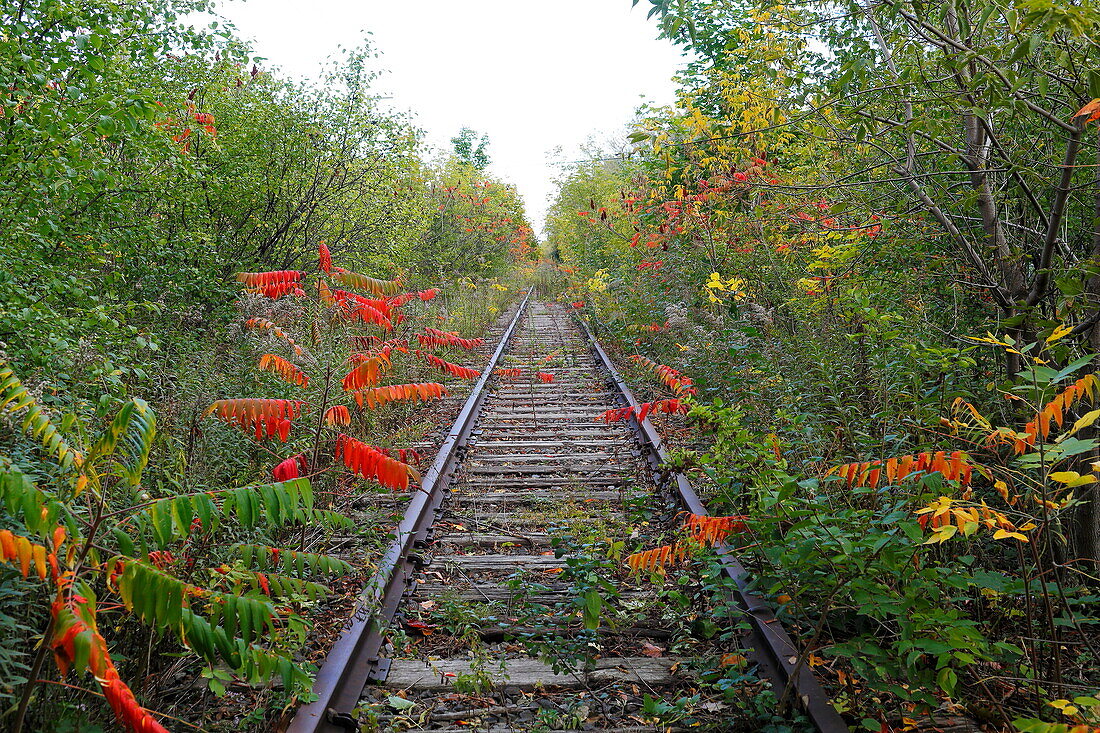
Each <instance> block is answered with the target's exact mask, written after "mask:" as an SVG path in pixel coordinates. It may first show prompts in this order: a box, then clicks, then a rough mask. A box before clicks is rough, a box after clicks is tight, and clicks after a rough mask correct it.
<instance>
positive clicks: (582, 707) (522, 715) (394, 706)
mask: <svg viewBox="0 0 1100 733" xmlns="http://www.w3.org/2000/svg"><path fill="white" fill-rule="evenodd" d="M529 300H530V296H528V298H525V299H524V301H523V302H522V303H521V304H520V306H519V307H518V308H517V309H516V311H515V315H514V317H513V319H512V320H511V322H510V323H509V324H508V325H507V326H506V327H505V328H504V330H503V332H502V334H501V338H500V341H499V343H498V345H497V348H496V350H495V351H494V352H493V354H492V355H491V356H490V358H489V364H488V366H487V368H486V369H485V370H484V372H483V374H482V377H481V379H480V380H479V381H478V382H477V384H475V386H474V388H473V391H472V393H471V394H470V396H469V398H468V399H467V400H466V403H465V404H464V405H463V407H462V410H461V412H460V413H459V416H458V419H457V420H456V422H455V425H454V426H453V427H452V428H451V430H450V431H449V432H448V433H447V435H446V437H445V439H444V441H443V445H442V448H441V449H440V451H439V455H438V456H437V458H436V460H435V462H434V463H433V465H432V467H431V468H430V469H429V470H428V471H427V472H426V473H425V475H424V478H423V482H422V490H421V491H420V492H417V493H416V494H415V495H414V496H413V498H412V499H411V501H410V502H409V504H408V508H407V510H406V513H405V517H404V519H403V520H402V522H401V524H400V525H399V526H398V528H397V531H396V533H395V539H394V542H393V544H392V546H391V547H390V548H389V550H388V551H387V553H386V554H385V556H384V557H383V558H382V560H381V562H380V563H379V570H378V573H377V574H376V576H375V577H374V579H373V580H372V581H371V582H370V583H369V584H368V585H367V587H366V588H365V589H364V590H363V593H362V594H361V596H360V599H359V603H358V605H357V608H356V611H355V613H353V614H352V618H351V619H350V620H349V622H348V625H347V627H346V628H345V629H344V632H343V634H342V635H341V637H340V638H339V640H338V641H337V642H336V644H335V645H334V647H333V649H332V651H331V652H330V654H329V655H328V657H327V659H326V661H325V663H324V665H323V666H322V669H321V671H320V673H319V675H318V678H317V683H316V685H315V687H314V691H315V692H316V693H317V695H318V698H317V700H316V701H315V702H314V703H311V704H310V705H307V706H305V707H303V708H302V709H301V710H300V711H299V712H298V714H297V716H296V717H295V719H294V721H293V722H292V724H291V726H290V728H289V731H290V732H291V733H315V732H326V733H329V732H336V731H346V730H374V729H379V730H391V729H392V730H434V731H454V732H457V731H460V730H461V731H468V730H471V729H473V730H482V731H490V732H492V733H504V732H505V731H527V730H532V729H536V728H537V729H540V730H567V729H568V730H574V729H580V728H581V727H582V726H585V728H584V729H586V730H587V729H598V730H605V731H619V732H620V733H626V732H627V731H642V730H646V731H648V730H657V729H660V730H666V729H668V728H669V727H668V726H662V727H660V728H654V727H653V726H652V725H644V724H642V721H643V720H644V719H645V718H646V717H647V716H651V715H652V713H653V711H652V709H651V708H652V706H653V705H654V703H653V702H652V700H659V699H662V698H666V699H674V698H675V697H676V696H677V692H678V691H689V690H692V689H695V688H696V687H697V686H698V679H697V665H696V664H695V663H694V660H696V659H699V658H710V659H712V660H713V659H716V658H719V657H721V656H722V655H728V654H730V653H731V652H732V651H734V650H732V649H731V648H730V647H731V642H730V640H729V639H728V638H727V639H726V640H725V641H722V642H718V641H707V640H706V639H705V638H701V637H705V636H707V635H706V634H703V635H700V638H692V639H688V640H686V641H685V639H683V638H682V637H683V628H684V627H683V624H682V623H681V621H682V619H678V618H677V616H678V615H682V613H683V612H682V611H677V610H676V609H675V608H671V607H670V605H669V597H668V596H665V597H660V596H659V595H658V593H657V592H656V591H654V590H653V589H652V588H651V587H649V586H648V585H647V584H645V583H638V582H631V581H629V580H627V579H624V578H623V577H622V574H621V573H620V572H617V566H618V565H619V564H620V562H619V560H618V558H616V557H614V556H612V557H608V553H607V551H606V548H607V547H608V541H614V540H615V539H619V538H627V537H629V536H630V535H631V532H632V531H634V528H635V527H636V526H637V525H638V524H640V523H643V522H646V521H660V518H661V517H666V518H667V517H671V516H672V515H674V514H675V513H677V512H679V511H683V510H687V511H692V512H694V513H697V514H705V513H706V510H705V508H704V507H703V505H702V503H701V502H700V501H699V499H698V497H697V496H696V495H695V493H694V492H693V491H692V489H691V486H690V485H689V484H688V482H687V480H686V479H685V478H684V477H683V476H682V475H680V474H675V473H672V474H670V473H669V472H667V471H664V470H662V469H661V467H660V466H661V464H662V463H663V462H664V460H665V459H666V458H667V456H666V455H665V453H664V450H663V448H662V447H661V445H660V439H659V437H658V436H657V434H656V432H655V431H654V430H653V426H652V425H651V424H650V423H649V422H648V420H647V421H644V422H643V423H642V424H638V423H637V421H635V420H631V421H630V422H629V423H614V424H611V425H608V424H605V423H604V422H603V421H602V420H601V419H600V416H601V415H602V413H603V412H604V411H605V410H609V409H613V408H617V407H623V406H626V405H629V404H636V402H635V401H634V398H633V396H632V394H631V393H630V390H629V388H628V387H627V386H626V384H625V383H624V382H623V381H622V379H621V377H620V376H619V375H618V373H617V372H616V371H615V369H614V366H613V364H612V363H611V361H610V359H608V357H607V355H606V354H605V353H604V352H603V350H602V348H600V346H599V345H598V344H597V343H596V342H595V340H594V339H592V337H591V334H590V333H588V332H587V329H586V328H585V327H584V325H583V324H580V323H578V322H576V321H574V319H573V318H572V317H571V316H570V315H569V314H567V313H565V312H563V311H562V310H561V309H559V308H556V307H552V306H550V305H547V304H544V303H541V302H537V301H533V300H531V301H530V302H529ZM494 369H503V370H509V369H518V370H520V376H518V377H507V376H500V377H494V376H493V374H492V372H493V371H494ZM540 371H541V372H546V373H550V374H553V376H554V379H553V381H552V382H544V381H542V380H541V379H537V378H534V377H535V375H536V373H537V372H540ZM503 374H507V372H504V373H503ZM597 547H598V548H599V549H600V552H599V553H597V552H596V551H595V548H597ZM718 552H719V555H720V557H721V558H722V560H723V562H724V567H723V572H724V573H725V574H726V575H727V577H728V579H729V580H730V581H731V582H729V583H727V584H726V585H727V586H728V588H729V590H728V594H729V598H728V601H729V603H730V604H732V607H735V608H737V609H739V610H740V612H741V613H740V614H738V616H739V618H734V619H729V622H730V623H731V624H735V623H736V622H738V621H740V620H741V619H742V618H744V619H747V620H748V621H749V624H748V626H749V631H747V632H745V633H743V634H741V635H740V636H739V638H737V639H736V640H735V643H737V645H738V646H739V647H741V650H742V653H743V654H744V655H745V656H746V657H747V658H748V660H749V661H751V662H753V663H755V664H756V666H757V667H758V669H759V672H760V675H761V677H763V678H766V679H768V680H770V682H771V684H772V687H773V689H774V690H775V691H776V692H777V694H778V695H781V696H782V697H784V698H785V699H787V700H791V701H793V702H794V704H795V706H796V707H797V708H800V709H801V712H802V714H803V715H804V716H805V717H806V718H807V719H808V720H809V721H810V725H811V726H812V727H813V728H815V729H817V730H820V731H825V732H826V733H833V732H834V731H837V732H840V731H847V729H848V728H847V725H846V724H845V723H844V722H843V721H842V720H841V718H840V717H839V716H838V715H837V713H836V712H835V710H834V709H833V708H832V706H831V705H830V704H829V702H828V699H827V698H826V697H825V694H824V692H823V691H822V689H821V687H820V686H819V685H818V683H817V681H816V680H815V679H814V678H813V677H812V676H811V674H810V673H809V672H808V671H807V670H806V669H804V665H803V660H802V658H801V657H800V656H799V654H798V652H797V650H796V649H795V647H794V645H793V644H792V643H791V641H790V639H789V638H788V637H787V635H786V633H785V632H784V631H783V629H782V627H781V626H780V625H779V624H778V622H776V620H775V618H774V616H773V615H772V612H771V610H770V608H769V607H768V606H767V605H766V604H764V603H762V602H760V601H759V600H757V599H756V598H754V597H753V596H752V595H751V593H749V592H748V591H747V590H746V585H747V574H746V572H745V570H744V568H743V567H742V566H741V565H740V563H738V562H737V560H736V559H735V558H734V557H733V556H732V555H731V554H730V553H729V551H728V550H727V549H726V548H724V547H721V546H720V547H719V548H718ZM610 605H614V606H616V607H619V608H622V609H629V614H627V615H626V616H625V617H626V618H629V619H630V623H629V624H627V625H626V627H615V628H612V627H610V626H609V625H608V623H607V622H606V621H607V618H608V617H609V616H612V615H613V612H612V611H611V609H610V608H609V607H608V606H610ZM712 636H714V635H713V634H712ZM715 638H717V637H715ZM674 645H675V646H676V647H677V648H687V649H688V653H687V654H685V655H683V656H681V655H678V654H673V653H670V652H669V651H668V650H669V648H671V647H673V646H674ZM647 697H648V699H649V701H647ZM647 705H648V706H650V709H647ZM711 710H712V713H713V714H712V715H710V716H709V718H708V717H707V716H706V715H704V716H703V718H704V719H705V723H706V724H707V725H708V726H709V729H710V730H735V729H736V728H735V727H733V726H732V724H731V725H730V727H726V726H725V725H724V723H723V716H722V706H721V703H720V702H716V703H714V707H712V708H711ZM364 711H365V712H364ZM359 713H362V715H360V714H359ZM363 726H366V727H363ZM673 729H675V726H673ZM703 729H707V728H703Z"/></svg>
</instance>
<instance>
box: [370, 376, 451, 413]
mask: <svg viewBox="0 0 1100 733" xmlns="http://www.w3.org/2000/svg"><path fill="white" fill-rule="evenodd" d="M446 394H447V389H446V388H445V387H444V386H443V385H442V384H437V383H435V382H421V383H417V384H391V385H388V386H385V387H375V388H373V389H364V390H360V391H358V392H356V393H355V401H356V402H358V403H359V406H360V407H363V406H364V405H365V406H366V407H367V408H368V409H371V410H373V409H374V408H375V407H381V406H382V405H384V404H386V403H387V402H396V401H399V400H401V401H410V402H417V401H420V402H426V401H427V400H432V399H440V398H442V397H444V396H446Z"/></svg>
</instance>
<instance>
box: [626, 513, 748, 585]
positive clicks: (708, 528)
mask: <svg viewBox="0 0 1100 733" xmlns="http://www.w3.org/2000/svg"><path fill="white" fill-rule="evenodd" d="M746 530H747V527H746V526H745V517H744V516H741V515H733V516H727V517H711V516H706V515H700V514H690V513H689V514H688V515H687V517H686V519H685V520H684V523H683V525H682V527H681V532H682V534H683V537H682V538H679V539H677V540H676V541H674V542H672V543H671V544H668V545H662V546H661V547H656V548H654V549H652V550H645V551H643V552H635V553H634V554H632V555H629V556H627V558H626V565H627V567H629V568H630V569H631V570H632V571H633V572H643V571H650V572H662V573H663V572H664V568H666V567H669V566H671V565H675V564H676V563H678V562H680V561H682V560H684V559H686V558H688V557H690V556H691V555H692V554H693V553H694V552H695V551H696V549H697V548H699V547H702V546H706V547H713V546H715V545H717V544H719V543H722V542H725V541H726V540H727V539H728V538H729V536H730V535H731V534H733V533H735V532H745V531H746Z"/></svg>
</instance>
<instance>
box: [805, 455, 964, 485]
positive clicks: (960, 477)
mask: <svg viewBox="0 0 1100 733" xmlns="http://www.w3.org/2000/svg"><path fill="white" fill-rule="evenodd" d="M973 472H974V464H973V463H972V462H971V460H970V456H969V455H968V454H967V453H965V452H963V451H952V452H951V453H947V452H946V451H942V450H941V451H936V452H931V451H925V452H923V453H917V454H916V455H908V456H901V457H900V458H888V459H886V460H885V461H881V460H875V461H864V462H858V461H857V462H855V463H845V464H844V465H842V466H836V467H834V468H831V469H829V471H828V473H827V474H826V475H836V476H840V477H841V478H842V479H844V481H845V482H846V483H847V484H848V486H850V487H853V488H854V487H858V486H870V487H871V488H877V487H878V486H879V484H880V483H885V484H887V485H890V484H896V483H898V482H901V481H905V480H906V479H916V478H920V477H921V476H923V475H925V474H928V473H940V474H942V475H943V477H944V478H945V479H946V480H948V481H958V482H959V485H960V486H963V487H966V486H969V485H970V480H971V478H972V475H973Z"/></svg>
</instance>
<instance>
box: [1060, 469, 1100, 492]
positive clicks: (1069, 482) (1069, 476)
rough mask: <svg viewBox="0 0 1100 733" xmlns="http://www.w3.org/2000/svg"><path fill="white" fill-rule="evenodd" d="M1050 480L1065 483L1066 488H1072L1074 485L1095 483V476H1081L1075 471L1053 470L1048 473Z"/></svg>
mask: <svg viewBox="0 0 1100 733" xmlns="http://www.w3.org/2000/svg"><path fill="white" fill-rule="evenodd" d="M1050 480H1051V481H1057V482H1058V483H1060V484H1065V485H1066V488H1069V489H1072V488H1074V487H1076V486H1085V485H1087V484H1094V483H1096V477H1095V476H1082V475H1081V474H1079V473H1077V472H1076V471H1055V472H1054V473H1052V474H1050Z"/></svg>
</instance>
